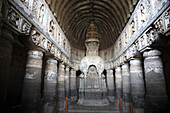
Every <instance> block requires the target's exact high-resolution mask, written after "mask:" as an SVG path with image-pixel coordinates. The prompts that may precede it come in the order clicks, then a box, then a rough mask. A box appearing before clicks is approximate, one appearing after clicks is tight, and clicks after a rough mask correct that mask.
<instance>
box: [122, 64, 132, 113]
mask: <svg viewBox="0 0 170 113" xmlns="http://www.w3.org/2000/svg"><path fill="white" fill-rule="evenodd" d="M122 89H123V111H124V113H130V70H129V65H128V63H125V64H123V65H122Z"/></svg>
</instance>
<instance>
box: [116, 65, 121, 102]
mask: <svg viewBox="0 0 170 113" xmlns="http://www.w3.org/2000/svg"><path fill="white" fill-rule="evenodd" d="M115 79H116V80H115V82H116V98H117V99H119V98H121V97H122V73H121V68H120V67H117V68H116V69H115Z"/></svg>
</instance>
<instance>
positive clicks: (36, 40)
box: [31, 30, 41, 46]
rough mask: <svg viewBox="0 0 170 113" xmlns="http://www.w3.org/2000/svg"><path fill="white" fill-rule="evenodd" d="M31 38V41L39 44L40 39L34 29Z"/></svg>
mask: <svg viewBox="0 0 170 113" xmlns="http://www.w3.org/2000/svg"><path fill="white" fill-rule="evenodd" d="M31 38H32V41H33V43H34V44H35V45H37V46H41V45H40V44H41V39H40V34H39V33H38V32H37V31H36V30H32V32H31Z"/></svg>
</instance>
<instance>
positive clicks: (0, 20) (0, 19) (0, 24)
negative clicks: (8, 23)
mask: <svg viewBox="0 0 170 113" xmlns="http://www.w3.org/2000/svg"><path fill="white" fill-rule="evenodd" d="M3 2H4V0H1V1H0V37H1V28H2V23H3V15H2V5H3Z"/></svg>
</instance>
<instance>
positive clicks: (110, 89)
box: [107, 69, 115, 102]
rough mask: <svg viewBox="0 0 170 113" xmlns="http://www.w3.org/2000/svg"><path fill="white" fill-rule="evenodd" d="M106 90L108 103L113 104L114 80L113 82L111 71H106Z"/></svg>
mask: <svg viewBox="0 0 170 113" xmlns="http://www.w3.org/2000/svg"><path fill="white" fill-rule="evenodd" d="M107 89H108V92H107V94H108V100H109V102H114V99H115V92H114V80H113V70H112V69H110V70H107Z"/></svg>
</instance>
